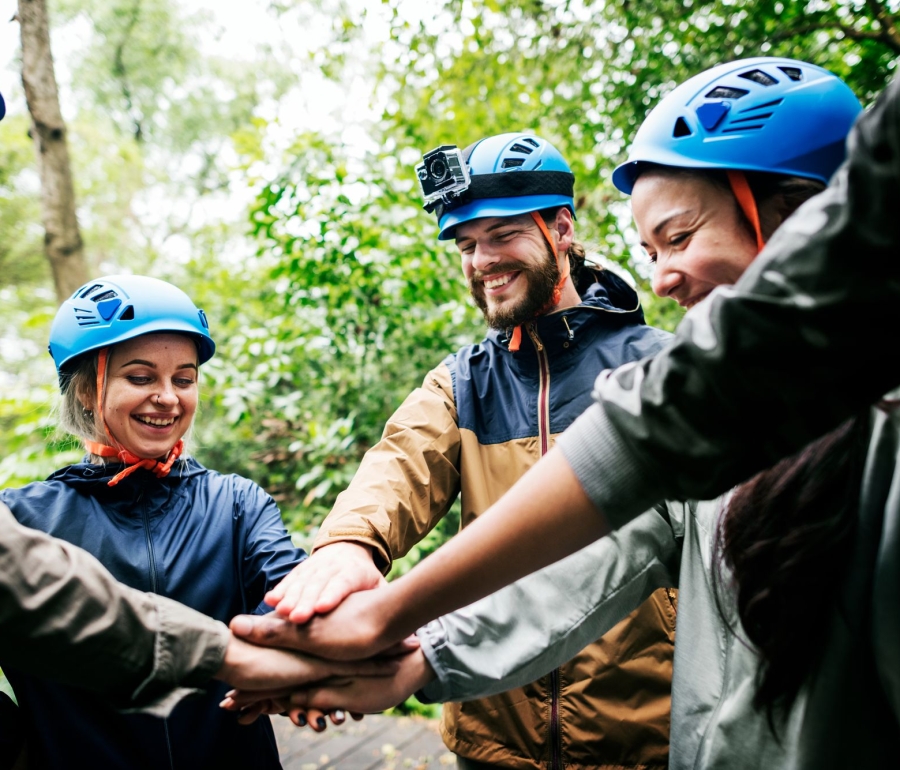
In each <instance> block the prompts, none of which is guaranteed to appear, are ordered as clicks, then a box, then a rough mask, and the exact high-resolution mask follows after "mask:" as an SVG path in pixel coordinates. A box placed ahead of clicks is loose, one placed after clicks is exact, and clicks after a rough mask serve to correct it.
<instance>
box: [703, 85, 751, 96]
mask: <svg viewBox="0 0 900 770" xmlns="http://www.w3.org/2000/svg"><path fill="white" fill-rule="evenodd" d="M749 93H750V92H749V91H748V90H746V89H745V88H732V87H731V86H716V87H715V88H714V89H713V90H712V91H710V92H709V93H708V94H707V95H706V98H707V99H740V98H741V97H742V96H746V95H747V94H749Z"/></svg>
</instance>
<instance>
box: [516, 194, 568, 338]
mask: <svg viewBox="0 0 900 770" xmlns="http://www.w3.org/2000/svg"><path fill="white" fill-rule="evenodd" d="M531 218H532V219H533V220H534V223H535V224H536V225H537V226H538V229H540V231H541V232H542V233H543V234H544V238H545V239H546V240H547V243H548V244H549V245H550V251H552V252H553V257H554V259H556V267H557V268H558V269H559V280H558V281H557V282H556V286H554V287H553V296H552V297H551V298H550V301H549V302H548V303H547V304H546V305H544V307H542V308H541V309H540V310H539V311H538V313H537V315H543V314H544V313H546V312H547V311H548V310H550V309H551V308H554V307H556V306H557V305H558V304H559V298H560V297H561V296H562V290H563V286H565V285H566V281H567V280H569V260H568V259H564V260H563V261H562V263H560V261H559V251H558V250H557V248H556V244H555V243H554V242H553V238H552V237H551V236H550V228H548V227H547V223H546V222H545V221H544V218H543V217H542V216H541V215H540V214H539V213H538V212H537V211H532V212H531ZM521 346H522V325H521V324H519V325H518V326H517V327H516V328H515V329H513V333H512V337H510V339H509V352H510V353H516V352H517V351H518V350H519V348H520V347H521Z"/></svg>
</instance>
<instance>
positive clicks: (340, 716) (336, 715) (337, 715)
mask: <svg viewBox="0 0 900 770" xmlns="http://www.w3.org/2000/svg"><path fill="white" fill-rule="evenodd" d="M334 718H335V719H340V720H341V721H343V720H345V719H346V718H347V715H346V714H345V713H344V712H343V711H341V710H340V709H338V710H337V711H335V712H334Z"/></svg>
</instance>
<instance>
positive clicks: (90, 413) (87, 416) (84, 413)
mask: <svg viewBox="0 0 900 770" xmlns="http://www.w3.org/2000/svg"><path fill="white" fill-rule="evenodd" d="M81 416H82V417H84V418H85V419H86V420H90V419H92V418H93V417H94V413H93V411H91V410H90V409H87V408H82V410H81Z"/></svg>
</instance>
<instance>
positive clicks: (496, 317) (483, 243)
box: [456, 208, 578, 329]
mask: <svg viewBox="0 0 900 770" xmlns="http://www.w3.org/2000/svg"><path fill="white" fill-rule="evenodd" d="M547 227H548V229H549V230H550V235H551V237H553V238H554V239H555V240H556V243H557V248H558V249H559V251H560V253H565V252H566V251H567V250H568V248H569V246H570V245H571V243H572V236H573V229H572V215H571V213H570V212H569V210H568V209H567V208H562V209H560V210H559V212H558V213H557V215H556V219H555V220H554V221H552V222H548V223H547ZM456 246H457V248H458V249H459V253H460V255H461V257H462V268H463V275H464V276H465V278H466V281H467V282H468V284H469V292H470V293H471V294H472V297H473V299H474V300H475V303H476V304H477V305H478V307H479V308H480V309H481V312H482V313H483V314H484V318H485V320H486V321H487V323H488V325H489V326H491V327H492V328H495V329H504V328H509V327H512V326H517V325H518V324H521V323H524V322H525V321H530V320H531V319H532V318H534V317H535V316H536V315H537V314H538V313H539V312H540V311H541V310H542V309H543V308H544V307H545V306H546V305H548V303H550V301H551V299H552V297H553V289H554V287H555V286H556V283H557V281H558V280H559V268H558V267H557V266H556V260H555V258H554V257H553V253H552V252H551V251H550V248H549V246H548V244H547V241H546V240H545V238H544V235H543V233H541V231H540V229H539V228H538V226H537V224H535V221H534V219H533V218H532V217H531V215H530V214H522V215H519V216H514V217H485V218H484V219H473V220H471V221H469V222H465V223H463V224H461V225H459V226H457V228H456ZM572 291H573V292H574V289H572ZM568 299H569V297H568V296H567V295H566V296H564V300H568ZM577 301H578V299H577V295H575V302H576V303H577ZM562 304H564V303H563V302H561V303H560V305H562Z"/></svg>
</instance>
